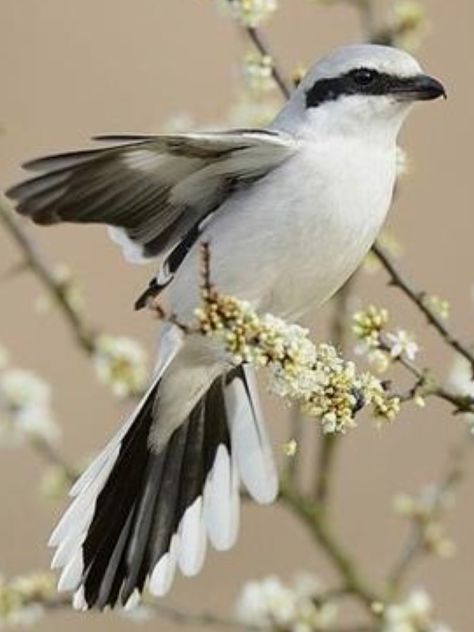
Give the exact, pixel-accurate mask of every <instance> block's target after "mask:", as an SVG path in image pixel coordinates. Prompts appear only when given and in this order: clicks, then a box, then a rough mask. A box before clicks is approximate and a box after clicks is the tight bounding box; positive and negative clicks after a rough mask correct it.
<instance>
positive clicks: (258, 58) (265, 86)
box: [243, 51, 275, 94]
mask: <svg viewBox="0 0 474 632" xmlns="http://www.w3.org/2000/svg"><path fill="white" fill-rule="evenodd" d="M243 74H244V79H245V82H246V84H247V86H248V87H249V89H250V90H251V91H252V92H254V93H257V94H258V93H260V92H268V91H269V90H272V89H273V88H275V82H274V80H273V60H272V58H271V57H270V56H269V55H261V54H260V53H257V52H253V51H252V52H249V53H247V55H246V56H245V59H244V65H243Z"/></svg>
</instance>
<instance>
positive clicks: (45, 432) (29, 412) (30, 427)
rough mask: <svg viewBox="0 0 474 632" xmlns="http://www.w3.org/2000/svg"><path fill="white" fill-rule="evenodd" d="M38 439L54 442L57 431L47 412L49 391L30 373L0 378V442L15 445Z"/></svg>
mask: <svg viewBox="0 0 474 632" xmlns="http://www.w3.org/2000/svg"><path fill="white" fill-rule="evenodd" d="M36 437H39V438H41V439H43V440H45V441H47V442H50V443H52V442H55V441H56V440H57V439H58V437H59V428H58V426H57V424H56V422H55V420H54V417H53V414H52V412H51V389H50V387H49V385H48V384H46V382H44V381H43V380H42V379H40V378H39V377H38V376H36V375H35V374H34V373H32V372H31V371H26V370H23V369H16V368H12V369H6V370H4V371H3V372H2V373H1V374H0V442H3V443H6V444H11V445H18V444H21V443H22V442H24V441H25V440H27V439H34V438H36Z"/></svg>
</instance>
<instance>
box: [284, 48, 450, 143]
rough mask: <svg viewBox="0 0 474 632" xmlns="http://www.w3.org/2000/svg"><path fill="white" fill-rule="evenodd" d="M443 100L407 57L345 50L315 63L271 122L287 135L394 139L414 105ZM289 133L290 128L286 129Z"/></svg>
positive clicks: (394, 52)
mask: <svg viewBox="0 0 474 632" xmlns="http://www.w3.org/2000/svg"><path fill="white" fill-rule="evenodd" d="M441 96H446V92H445V89H444V87H443V85H442V84H441V83H440V82H439V81H438V80H437V79H434V78H433V77H430V76H429V75H426V74H424V72H423V71H422V69H421V67H420V65H419V63H418V62H417V61H416V60H415V59H414V58H413V57H412V56H411V55H409V54H408V53H407V52H405V51H402V50H399V49H397V48H392V47H388V46H376V45H356V46H346V47H344V48H340V49H338V50H336V51H335V52H333V53H331V54H330V55H328V56H327V57H324V58H323V59H322V60H320V61H318V62H317V63H316V64H315V65H314V66H313V67H312V68H311V69H310V70H309V71H308V73H307V74H306V76H305V77H304V78H303V80H302V81H301V83H300V85H299V86H298V88H297V90H295V92H294V94H293V95H292V97H291V98H290V101H289V102H288V104H287V105H286V106H285V108H284V109H283V111H282V113H281V115H280V116H279V117H278V118H277V121H278V125H279V126H281V127H283V128H285V129H288V131H291V132H293V133H295V132H297V130H298V129H301V128H305V129H307V130H308V131H311V130H313V131H314V132H315V133H317V134H320V133H321V132H323V133H324V132H329V133H330V132H332V131H334V132H342V133H351V132H354V133H358V132H360V131H363V132H367V133H377V132H381V133H386V134H390V135H393V134H394V135H396V134H397V133H398V131H399V129H400V126H401V124H402V123H403V121H404V119H405V116H406V114H407V113H408V111H409V110H410V107H411V106H412V105H413V104H414V103H415V102H417V101H428V100H432V99H437V98H438V97H441ZM290 128H291V129H290Z"/></svg>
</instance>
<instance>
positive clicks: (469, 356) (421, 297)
mask: <svg viewBox="0 0 474 632" xmlns="http://www.w3.org/2000/svg"><path fill="white" fill-rule="evenodd" d="M372 250H373V252H374V254H375V255H376V257H377V258H378V260H379V261H380V263H381V264H382V266H383V267H384V268H385V270H386V271H387V272H388V274H389V275H390V285H393V286H394V287H397V288H399V289H400V290H401V291H402V292H403V293H404V294H405V296H407V297H408V298H409V299H410V300H411V301H412V303H414V305H416V307H417V308H418V309H419V311H420V312H421V313H422V314H424V316H425V317H426V319H427V321H428V323H429V324H430V325H432V326H433V327H434V328H435V329H436V331H437V332H438V333H439V335H440V336H441V337H442V338H443V340H444V341H445V342H446V343H447V344H448V345H449V346H450V347H452V348H453V349H454V350H455V351H457V352H458V353H459V354H461V355H462V356H464V358H465V359H466V360H467V361H468V362H469V364H470V366H471V368H472V371H473V374H474V353H473V352H472V350H471V348H470V346H469V345H467V344H466V343H464V342H463V341H461V340H460V339H459V337H458V336H456V335H455V334H454V333H453V332H452V331H451V330H450V329H449V328H448V327H447V326H446V324H445V323H444V322H443V320H442V318H440V317H439V316H438V315H437V314H436V313H435V311H434V310H433V309H432V308H431V307H430V306H429V305H428V304H427V302H426V292H424V291H421V290H418V289H417V288H415V286H414V285H413V284H412V283H411V281H409V280H408V279H407V278H406V277H405V276H404V275H403V274H402V272H401V271H400V270H399V269H398V267H397V266H396V265H395V263H394V262H393V261H392V260H391V258H390V256H389V255H388V253H387V252H386V251H385V250H384V248H382V246H380V244H377V243H376V244H375V245H374V246H373V248H372Z"/></svg>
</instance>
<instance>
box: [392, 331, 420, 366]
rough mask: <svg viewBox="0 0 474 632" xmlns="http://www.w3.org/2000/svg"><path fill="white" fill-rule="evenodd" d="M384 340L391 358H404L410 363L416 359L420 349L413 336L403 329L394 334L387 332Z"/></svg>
mask: <svg viewBox="0 0 474 632" xmlns="http://www.w3.org/2000/svg"><path fill="white" fill-rule="evenodd" d="M386 338H387V342H388V343H389V345H390V355H391V356H392V358H400V357H404V358H406V359H407V360H411V361H413V360H414V359H415V358H416V355H417V353H418V351H419V350H420V347H419V346H418V344H417V342H416V341H415V340H414V338H413V336H412V335H411V334H409V333H408V332H406V331H405V330H404V329H398V330H397V331H396V332H395V333H390V332H388V333H387V334H386Z"/></svg>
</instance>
